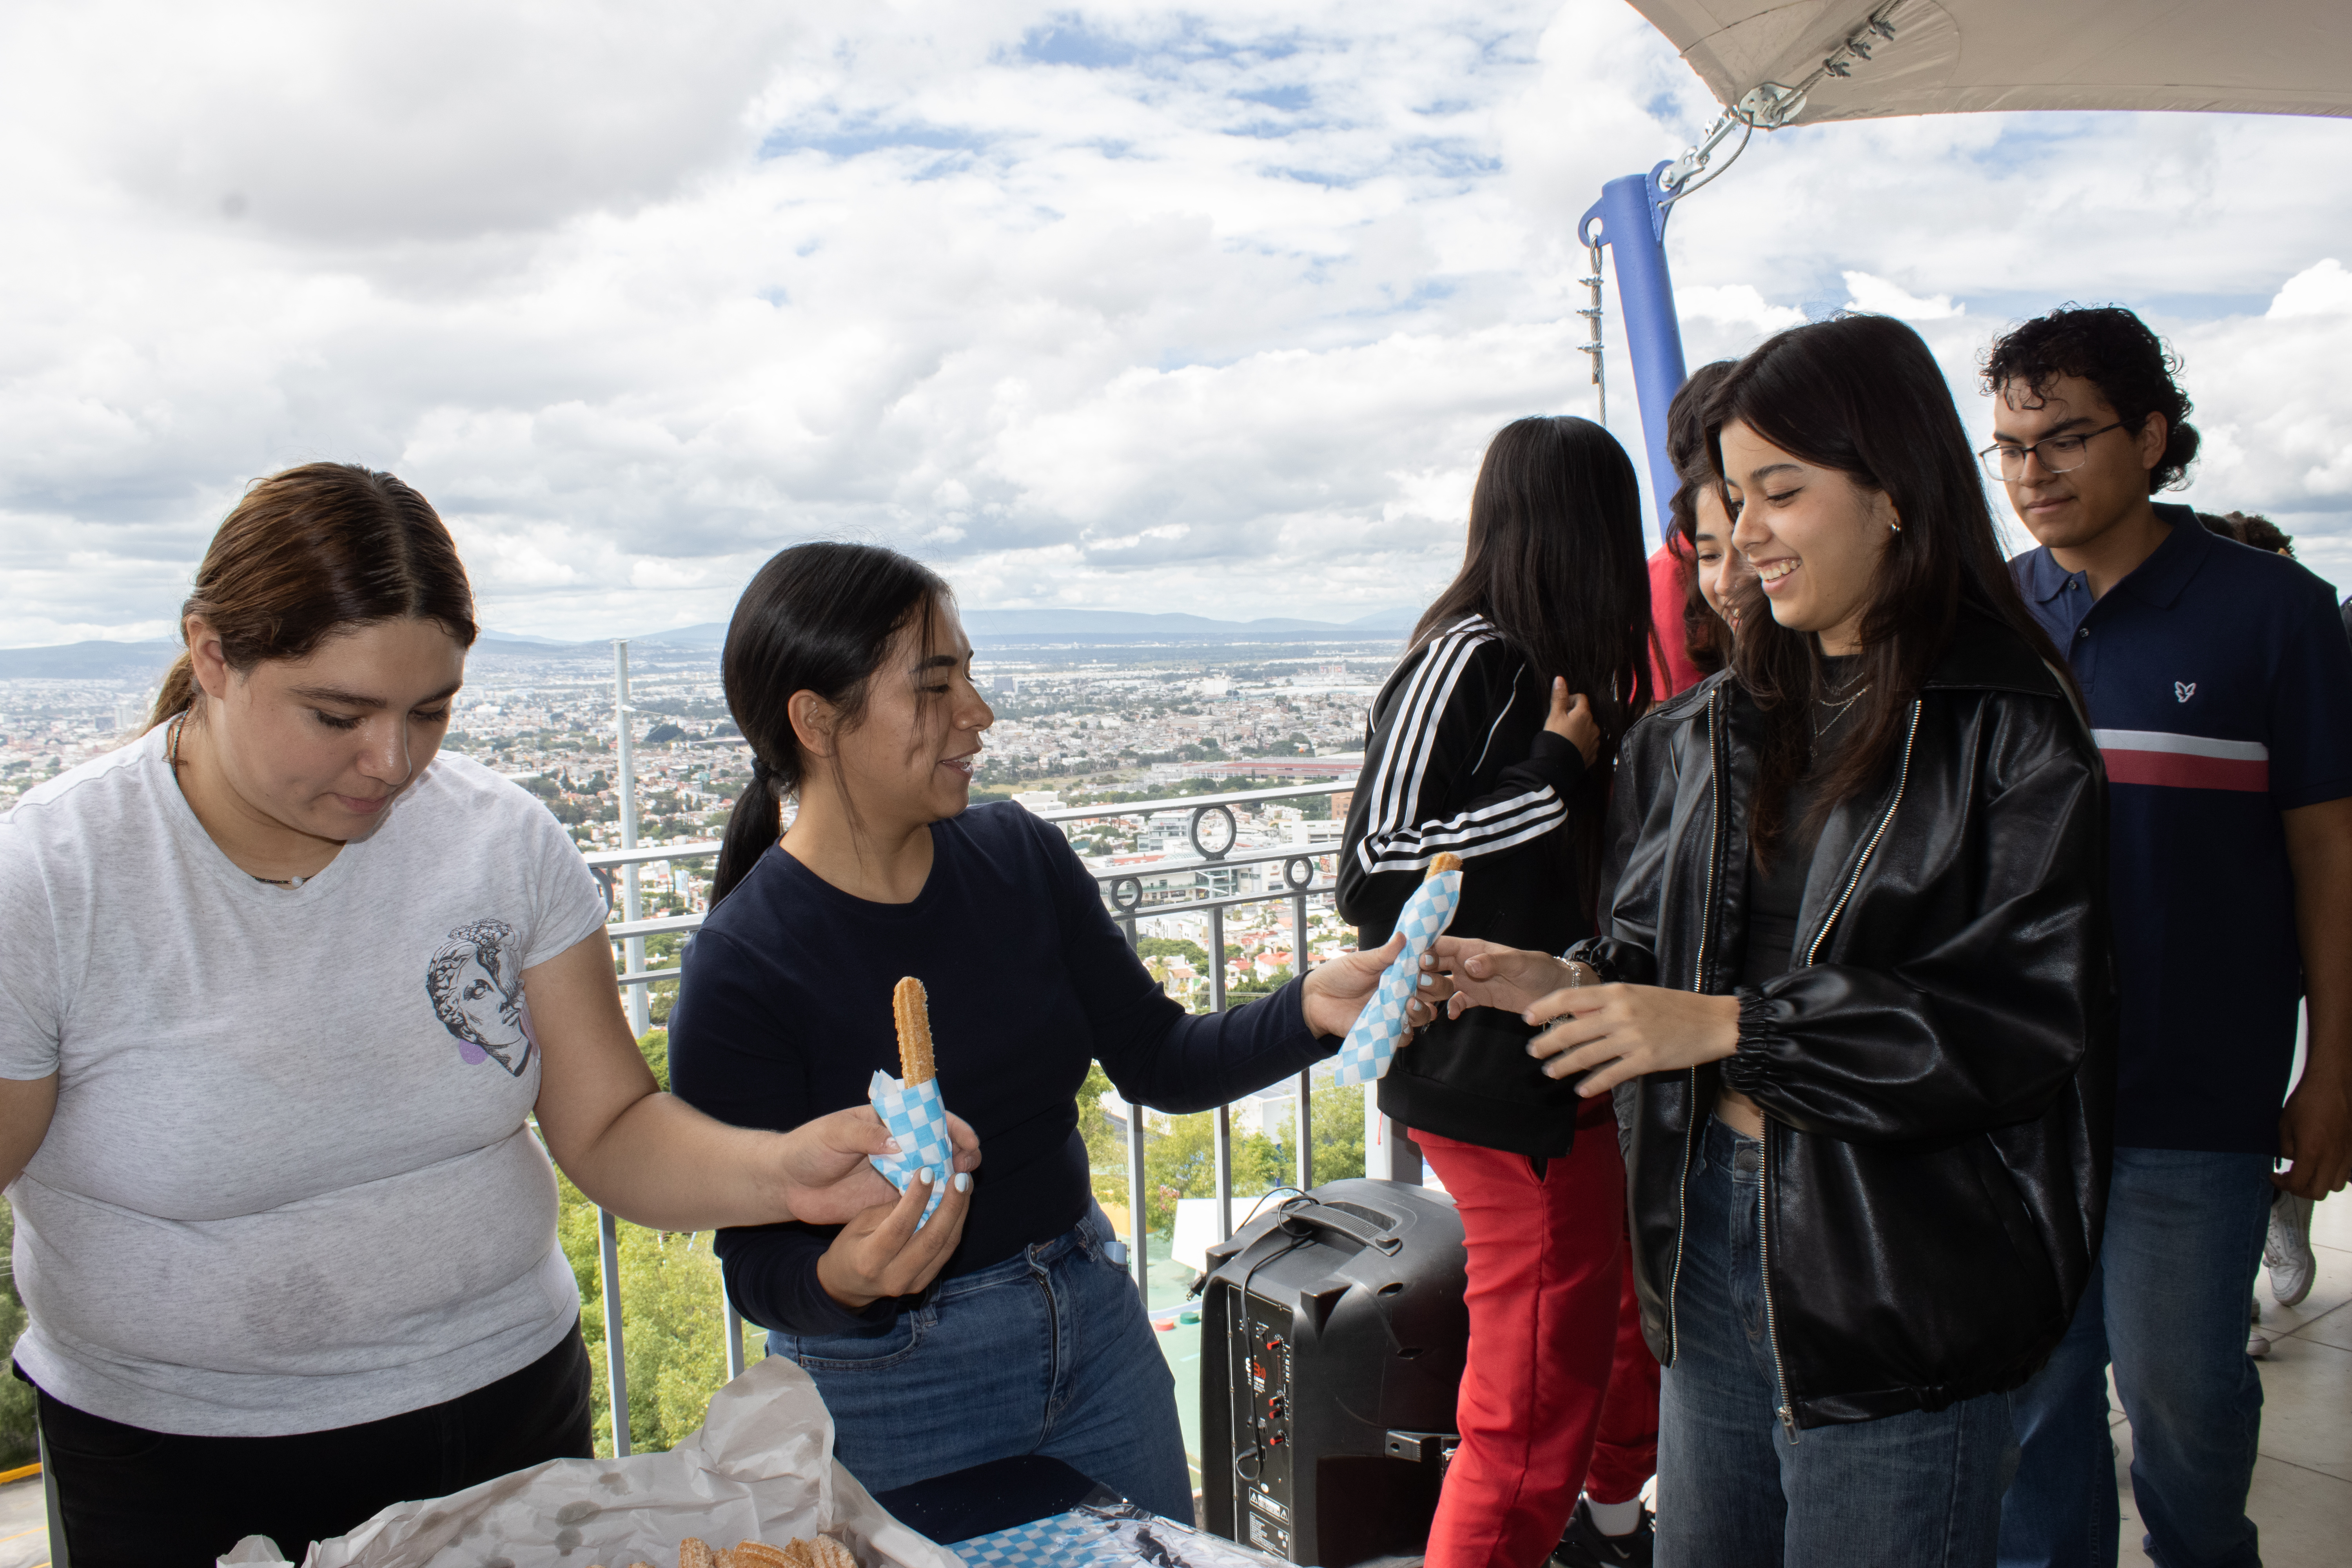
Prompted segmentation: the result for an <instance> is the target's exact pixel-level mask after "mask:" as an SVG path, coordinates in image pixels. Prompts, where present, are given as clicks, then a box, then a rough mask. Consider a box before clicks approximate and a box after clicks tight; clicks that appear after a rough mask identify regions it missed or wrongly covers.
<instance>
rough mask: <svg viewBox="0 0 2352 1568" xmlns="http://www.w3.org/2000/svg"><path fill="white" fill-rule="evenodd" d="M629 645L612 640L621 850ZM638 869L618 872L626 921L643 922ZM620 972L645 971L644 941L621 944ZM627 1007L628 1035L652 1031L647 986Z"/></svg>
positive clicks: (632, 788)
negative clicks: (618, 759) (618, 756)
mask: <svg viewBox="0 0 2352 1568" xmlns="http://www.w3.org/2000/svg"><path fill="white" fill-rule="evenodd" d="M629 713H630V710H629V643H628V639H627V638H626V637H614V639H613V729H614V735H615V738H616V743H617V745H618V747H619V755H620V761H619V763H617V765H616V767H615V769H614V771H615V773H617V774H618V775H619V776H618V777H616V778H615V779H614V781H613V785H614V791H613V793H614V795H616V796H617V797H618V798H619V800H620V803H621V847H622V848H623V849H635V847H637V757H636V747H635V742H634V740H633V739H632V737H631V736H630V733H629V730H630V724H629ZM637 872H638V867H637V863H636V862H635V861H634V860H632V861H630V862H629V863H628V864H626V865H625V866H623V867H622V868H621V918H622V919H623V920H625V921H641V920H643V919H645V915H646V911H645V900H644V896H643V895H642V893H641V892H640V891H639V889H638V885H637V884H638V875H637ZM621 964H622V972H623V973H627V974H636V973H641V972H642V971H643V970H644V969H645V967H646V939H645V938H644V937H641V936H633V937H629V938H627V939H625V941H624V942H622V943H621ZM626 994H627V996H628V1004H629V1033H630V1034H632V1035H635V1036H639V1037H642V1036H643V1035H644V1034H645V1032H646V1030H647V1029H649V1028H651V1027H653V1016H652V1013H651V1010H650V1008H649V1006H648V1005H647V1004H646V983H645V982H644V981H642V980H641V981H639V982H637V983H636V984H634V985H631V986H628V987H627V988H626Z"/></svg>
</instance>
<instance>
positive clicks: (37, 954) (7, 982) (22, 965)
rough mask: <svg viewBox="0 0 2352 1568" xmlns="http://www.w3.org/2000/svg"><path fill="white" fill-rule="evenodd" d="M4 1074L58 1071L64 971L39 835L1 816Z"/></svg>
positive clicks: (0, 1058)
mask: <svg viewBox="0 0 2352 1568" xmlns="http://www.w3.org/2000/svg"><path fill="white" fill-rule="evenodd" d="M0 953H5V954H7V962H6V963H0V1078H5V1079H17V1080H20V1081H25V1080H30V1079H44V1078H47V1077H48V1076H50V1075H51V1074H52V1073H54V1072H56V1071H57V1070H58V1042H59V1040H60V1039H61V1037H62V1035H63V1028H64V1026H63V1022H62V1019H61V1017H60V1013H61V1000H60V997H61V991H62V986H61V985H60V984H59V979H58V911H57V910H54V909H52V908H51V907H50V900H49V892H48V889H47V885H46V884H45V882H44V879H43V878H42V876H41V868H40V863H39V860H38V858H37V856H36V854H35V852H34V844H33V836H32V834H31V833H29V832H27V831H26V830H25V829H23V828H21V827H19V826H17V825H16V824H15V823H13V822H10V821H7V820H5V819H0Z"/></svg>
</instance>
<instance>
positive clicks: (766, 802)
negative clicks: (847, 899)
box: [710, 758, 784, 909]
mask: <svg viewBox="0 0 2352 1568" xmlns="http://www.w3.org/2000/svg"><path fill="white" fill-rule="evenodd" d="M783 836H784V805H783V802H782V801H781V800H779V799H777V798H776V783H775V773H773V772H772V770H771V769H770V768H769V766H768V764H767V763H765V762H763V761H761V760H759V759H757V758H754V759H753V760H752V763H751V783H750V784H745V785H744V786H743V793H742V794H741V795H739V796H737V797H736V801H735V809H734V810H733V811H731V812H730V813H728V814H727V832H726V834H725V836H724V837H721V838H720V839H719V866H718V868H717V869H715V870H714V871H712V872H711V874H710V902H711V907H713V908H714V909H715V908H717V907H718V904H719V900H721V899H723V898H725V897H726V896H727V895H728V894H730V893H731V892H733V891H734V890H735V884H736V883H738V882H740V881H741V880H742V879H743V878H744V877H745V875H746V874H748V873H749V872H750V871H751V868H752V867H754V866H756V865H758V864H759V863H760V857H761V856H762V855H765V854H766V853H767V852H768V846H769V845H771V844H773V843H774V842H775V841H776V840H777V839H779V838H782V837H783Z"/></svg>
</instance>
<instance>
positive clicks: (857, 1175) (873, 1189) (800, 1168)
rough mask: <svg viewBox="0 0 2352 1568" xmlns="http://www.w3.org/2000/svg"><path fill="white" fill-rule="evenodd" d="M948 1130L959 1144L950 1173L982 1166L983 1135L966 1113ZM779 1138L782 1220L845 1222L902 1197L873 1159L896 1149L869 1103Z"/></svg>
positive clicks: (953, 1118)
mask: <svg viewBox="0 0 2352 1568" xmlns="http://www.w3.org/2000/svg"><path fill="white" fill-rule="evenodd" d="M948 1134H949V1137H950V1140H951V1141H952V1142H953V1143H954V1145H955V1158H954V1160H953V1161H952V1162H951V1163H952V1165H953V1167H954V1170H953V1173H956V1174H962V1173H970V1172H972V1171H977V1170H978V1169H980V1139H979V1137H978V1136H977V1135H976V1134H974V1133H973V1131H972V1130H971V1127H970V1126H969V1125H967V1124H966V1123H965V1121H964V1120H963V1118H961V1117H960V1116H950V1117H949V1118H948ZM777 1142H778V1144H779V1151H780V1162H779V1163H780V1164H781V1166H782V1169H781V1170H780V1171H779V1173H778V1174H779V1175H780V1177H781V1178H782V1184H783V1189H784V1193H783V1201H784V1205H785V1211H786V1212H785V1213H784V1214H782V1215H778V1216H777V1217H778V1218H780V1219H781V1218H790V1219H796V1220H802V1221H804V1222H805V1223H807V1224H809V1225H842V1224H845V1223H847V1222H848V1221H850V1220H853V1219H855V1218H856V1217H857V1216H858V1215H863V1214H865V1213H866V1211H867V1210H869V1209H874V1208H877V1207H883V1208H887V1207H888V1206H889V1205H893V1204H896V1203H897V1202H898V1189H897V1188H895V1187H893V1186H892V1185H891V1184H890V1183H889V1182H888V1181H887V1179H886V1178H884V1176H883V1175H882V1173H880V1172H878V1171H877V1170H876V1169H875V1168H874V1165H873V1162H872V1160H871V1159H870V1158H869V1156H872V1155H876V1154H895V1153H897V1152H898V1144H897V1142H896V1141H895V1140H894V1139H892V1138H891V1136H890V1130H889V1129H888V1128H887V1127H886V1126H884V1125H883V1124H882V1119H881V1118H880V1117H879V1116H877V1115H876V1114H875V1113H874V1108H873V1107H872V1106H870V1105H857V1106H852V1107H851V1108H850V1109H848V1110H836V1111H835V1112H834V1113H833V1114H832V1115H830V1116H820V1117H817V1118H815V1119H814V1120H813V1121H804V1122H803V1123H802V1124H801V1125H800V1126H798V1127H796V1128H794V1129H793V1131H790V1132H787V1133H783V1134H782V1135H781V1136H780V1137H779V1139H778V1140H777Z"/></svg>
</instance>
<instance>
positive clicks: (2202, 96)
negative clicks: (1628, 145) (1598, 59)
mask: <svg viewBox="0 0 2352 1568" xmlns="http://www.w3.org/2000/svg"><path fill="white" fill-rule="evenodd" d="M1632 4H1633V8H1634V9H1635V10H1637V11H1639V12H1641V14H1642V15H1643V16H1645V17H1647V18H1648V19H1649V20H1650V22H1651V23H1652V24H1653V25H1654V26H1656V27H1657V28H1658V30H1659V31H1660V32H1662V33H1664V34H1665V35H1666V37H1669V38H1671V39H1673V40H1674V43H1675V47H1676V48H1678V49H1680V50H1681V51H1682V53H1683V58H1685V60H1688V61H1689V62H1690V64H1691V66H1692V68H1695V69H1696V71H1697V72H1698V74H1699V76H1700V77H1701V78H1702V79H1704V80H1705V81H1706V85H1707V86H1708V87H1709V88H1711V89H1714V91H1715V95H1716V97H1717V100H1720V101H1721V102H1723V103H1725V104H1727V105H1738V104H1739V103H1740V101H1741V100H1742V99H1743V98H1744V97H1746V96H1747V95H1748V94H1749V93H1751V92H1752V91H1754V90H1755V89H1757V88H1759V87H1760V86H1764V85H1765V84H1768V83H1769V84H1778V85H1779V86H1780V87H1782V88H1797V89H1801V90H1802V91H1803V93H1804V102H1803V104H1802V106H1801V108H1799V109H1798V110H1797V112H1795V113H1794V114H1792V115H1790V116H1788V117H1787V118H1786V120H1784V121H1781V122H1782V123H1787V124H1805V123H1809V122H1811V121H1822V120H1864V119H1870V118H1873V117H1874V116H1878V115H1891V114H1947V113H1953V112H1957V111H1959V110H1980V109H2192V110H2239V111H2246V112H2255V113H2265V114H2335V115H2352V0H1893V4H1891V5H1890V4H1889V3H1888V0H1782V3H1780V4H1777V5H1776V4H1772V3H1771V0H1632ZM1874 16H1876V17H1878V18H1879V19H1880V20H1881V21H1882V22H1883V23H1884V26H1883V27H1882V28H1880V29H1879V30H1877V31H1872V30H1870V24H1871V22H1872V19H1873V17H1874ZM1890 30H1891V32H1892V35H1893V36H1892V37H1887V36H1886V34H1887V32H1888V31H1890ZM1856 38H1859V40H1860V42H1859V46H1858V47H1856V46H1855V45H1854V44H1853V42H1852V40H1855V39H1856ZM1825 64H1828V65H1829V68H1828V69H1827V70H1824V69H1823V67H1824V65H1825ZM1841 72H1843V74H1841ZM1765 96H1766V100H1769V99H1770V98H1771V97H1772V96H1774V95H1771V94H1769V93H1768V94H1767V95H1765ZM1770 120H1771V117H1769V116H1766V117H1763V118H1759V120H1758V121H1757V122H1758V123H1759V124H1769V123H1770Z"/></svg>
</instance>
